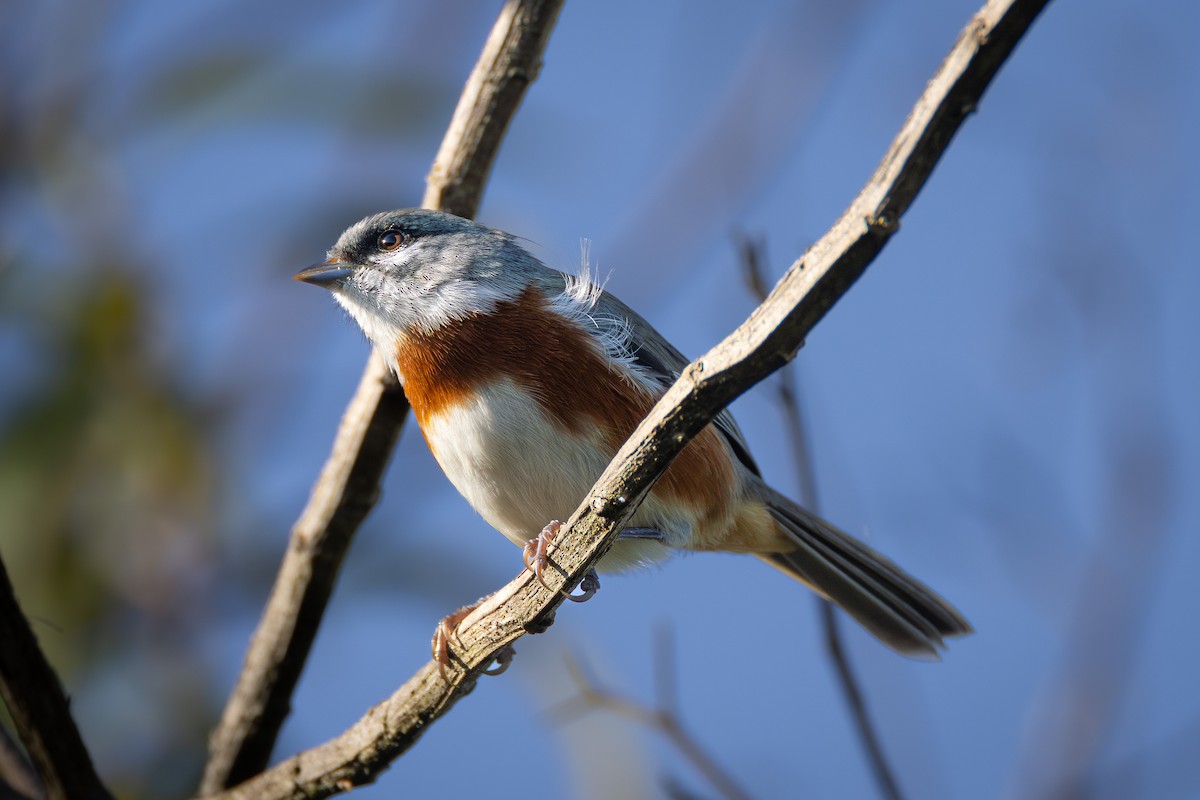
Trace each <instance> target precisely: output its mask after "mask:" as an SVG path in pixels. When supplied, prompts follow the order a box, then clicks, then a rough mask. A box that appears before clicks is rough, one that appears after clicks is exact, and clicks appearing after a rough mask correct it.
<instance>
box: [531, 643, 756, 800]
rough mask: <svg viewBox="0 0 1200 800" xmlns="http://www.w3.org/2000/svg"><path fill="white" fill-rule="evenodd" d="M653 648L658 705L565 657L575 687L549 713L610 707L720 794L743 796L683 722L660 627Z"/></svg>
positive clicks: (561, 718)
mask: <svg viewBox="0 0 1200 800" xmlns="http://www.w3.org/2000/svg"><path fill="white" fill-rule="evenodd" d="M657 639H658V641H657V642H656V644H657V647H656V649H655V655H656V658H655V664H654V667H655V675H656V678H657V681H656V682H657V684H658V685H657V689H658V705H657V706H656V707H653V708H652V707H650V706H647V705H643V704H641V703H638V702H637V701H635V700H631V699H630V698H628V697H625V696H624V695H621V694H619V693H617V692H614V691H612V690H611V689H606V688H604V687H602V686H601V685H600V683H599V681H597V680H596V679H595V677H594V676H592V675H591V674H590V673H589V672H588V670H587V669H585V668H584V665H583V662H582V661H581V660H580V659H579V658H576V657H568V659H567V670H568V671H569V672H570V673H571V677H572V678H573V679H574V680H575V684H576V686H577V687H578V689H579V694H578V696H577V697H574V698H572V699H571V700H568V701H567V702H566V703H563V704H562V705H560V706H559V707H558V708H555V709H553V710H551V712H550V715H551V717H552V718H554V720H555V721H556V722H559V723H563V722H568V721H570V720H572V719H574V718H576V717H579V716H582V715H583V714H585V713H587V712H589V711H597V710H601V711H611V712H613V713H614V714H620V715H621V716H623V717H628V718H629V719H632V720H633V721H635V722H637V723H640V724H642V725H645V726H646V727H648V728H651V729H653V730H656V731H658V732H659V733H661V734H662V735H663V736H664V737H665V738H666V739H667V741H669V742H670V743H671V744H672V745H673V746H674V747H675V749H676V750H678V751H679V752H680V754H682V755H683V757H684V758H686V759H687V760H688V762H690V763H691V765H692V766H693V767H694V768H695V769H696V771H697V772H699V773H700V774H701V775H703V776H704V778H705V780H707V781H708V782H709V783H710V784H711V785H712V787H713V788H714V789H715V790H716V791H717V792H718V793H720V795H721V796H722V797H725V798H729V800H746V798H748V797H749V796H750V795H748V794H747V793H746V792H745V791H744V790H743V789H742V788H741V787H740V786H738V784H737V782H736V781H734V780H733V778H732V777H730V775H729V774H728V773H727V772H726V771H725V770H724V769H723V768H722V767H721V765H720V764H718V763H717V760H716V759H715V758H713V756H712V754H711V753H709V752H708V751H706V750H705V749H704V747H703V746H702V745H701V744H700V742H698V741H697V740H696V738H695V737H694V736H692V734H691V733H690V732H689V731H688V729H687V727H686V726H685V725H684V724H683V719H682V717H681V716H680V714H679V703H678V701H677V699H676V679H675V665H674V658H673V655H674V654H673V649H672V647H671V641H670V637H669V635H668V634H667V633H666V632H665V631H662V632H660V634H659V636H658V637H657Z"/></svg>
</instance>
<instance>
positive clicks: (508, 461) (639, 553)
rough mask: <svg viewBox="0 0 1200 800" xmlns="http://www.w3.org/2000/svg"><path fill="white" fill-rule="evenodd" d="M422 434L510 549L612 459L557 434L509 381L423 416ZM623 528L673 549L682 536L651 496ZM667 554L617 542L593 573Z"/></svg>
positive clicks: (563, 512)
mask: <svg viewBox="0 0 1200 800" xmlns="http://www.w3.org/2000/svg"><path fill="white" fill-rule="evenodd" d="M423 432H424V434H425V439H426V441H427V442H429V446H430V449H432V450H433V455H434V457H435V458H436V459H437V461H438V463H439V464H440V465H441V467H442V469H443V470H444V471H445V473H446V476H447V477H448V478H449V479H450V482H451V483H453V484H454V486H455V488H457V489H458V491H459V492H461V493H462V495H463V497H465V498H466V499H467V502H469V503H470V504H471V505H472V507H474V508H475V510H476V511H478V512H479V513H480V514H481V515H482V516H483V518H484V519H485V520H487V521H488V523H489V524H490V525H492V526H493V527H495V528H496V529H497V530H499V531H500V532H501V533H503V534H504V535H505V536H507V537H508V538H509V539H511V540H512V541H513V542H514V543H516V544H518V545H523V544H524V543H525V542H527V541H529V540H530V539H532V538H533V537H534V536H536V535H537V534H538V532H539V531H541V530H542V528H543V527H544V526H545V525H546V523H548V522H550V521H551V520H555V519H557V520H562V521H564V522H565V521H566V520H567V518H568V517H570V515H571V514H572V513H573V512H574V511H575V509H576V508H577V507H578V506H579V504H580V503H581V502H582V501H583V498H584V496H585V495H586V494H587V491H588V490H589V489H591V488H592V485H593V484H594V483H595V482H596V479H597V478H599V477H600V474H601V473H602V472H603V471H604V468H605V467H606V466H607V465H608V462H609V460H610V459H611V456H612V454H611V453H609V451H608V450H607V449H606V448H603V447H597V446H596V445H595V444H593V443H592V442H591V441H589V440H588V439H585V438H580V437H577V436H574V435H571V434H568V433H564V432H563V431H562V430H561V429H560V428H558V427H557V426H556V425H555V424H554V423H553V422H551V421H550V420H549V419H548V418H547V417H546V416H545V415H544V414H543V413H542V410H541V408H540V407H539V406H538V405H537V403H536V402H530V401H529V400H528V395H526V394H524V393H523V392H521V391H520V390H518V389H517V388H516V387H515V386H514V385H513V384H512V383H511V382H509V381H501V382H497V383H494V384H491V385H489V386H487V387H486V388H484V389H483V390H481V391H479V392H477V393H476V395H475V396H474V398H473V399H472V400H470V401H468V402H466V403H462V404H460V405H456V406H452V407H450V408H448V409H446V410H445V411H443V412H441V413H439V414H438V415H436V416H434V417H431V418H430V419H428V420H427V421H426V424H425V426H424V428H423ZM672 512H674V513H672ZM630 524H631V526H633V527H652V528H655V529H659V530H664V533H665V534H666V535H667V536H668V537H669V538H670V540H671V541H670V542H669V544H670V545H671V546H674V547H680V546H683V545H684V544H685V543H686V540H687V539H688V538H689V536H690V528H691V525H690V521H688V520H685V519H681V518H680V515H679V513H678V511H677V510H671V509H667V508H665V507H664V506H663V504H662V503H660V502H659V501H658V500H656V499H655V498H654V496H653V495H652V496H651V497H649V498H647V500H646V502H645V503H643V504H642V507H641V508H640V509H639V510H638V513H637V514H636V515H634V518H633V520H632V522H631V523H630ZM670 552H671V548H670V547H668V546H666V545H664V544H661V543H659V542H655V541H647V540H644V539H639V540H623V541H619V542H618V543H617V544H616V545H615V546H614V547H613V549H612V550H610V551H609V553H608V555H606V556H605V557H604V559H603V560H602V561H601V564H600V568H601V569H603V570H606V571H611V570H621V569H625V568H628V567H631V566H636V565H639V564H647V563H651V562H654V561H658V560H661V559H663V558H665V557H666V556H668V555H669V554H670Z"/></svg>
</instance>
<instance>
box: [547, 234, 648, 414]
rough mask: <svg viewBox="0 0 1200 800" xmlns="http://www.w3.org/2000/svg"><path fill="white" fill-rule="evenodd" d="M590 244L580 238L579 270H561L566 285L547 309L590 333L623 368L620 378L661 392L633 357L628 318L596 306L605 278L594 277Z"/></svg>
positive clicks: (631, 335) (630, 328) (601, 293)
mask: <svg viewBox="0 0 1200 800" xmlns="http://www.w3.org/2000/svg"><path fill="white" fill-rule="evenodd" d="M591 245H592V243H591V241H590V240H588V239H581V240H580V241H579V256H580V258H579V272H577V273H576V274H574V275H571V274H570V273H564V275H563V278H564V279H565V282H566V283H565V286H564V288H563V291H562V293H561V294H559V295H557V296H555V297H553V298H551V300H550V308H551V310H553V311H554V312H556V313H558V314H561V315H562V316H564V317H566V318H567V319H569V320H571V321H572V322H575V323H577V324H579V325H581V326H582V327H583V328H584V329H585V330H586V331H587V332H588V333H590V334H591V335H592V338H594V339H595V340H596V343H597V344H599V345H600V347H601V349H602V350H603V351H604V353H605V354H606V355H607V356H608V357H609V358H610V359H612V360H613V361H615V362H617V363H618V364H620V365H621V366H623V367H624V368H625V369H624V370H621V375H622V377H625V378H626V379H627V380H630V381H633V382H635V383H638V384H641V385H642V386H644V387H646V388H648V389H650V390H651V391H652V392H654V393H658V392H660V391H662V388H663V387H662V383H661V382H660V381H659V380H657V379H656V377H655V376H654V375H653V374H651V373H650V371H649V370H647V369H646V368H645V367H643V366H642V365H641V364H639V363H638V362H637V359H636V358H635V357H634V351H633V340H634V331H633V326H632V325H631V324H630V321H629V320H628V319H625V318H623V317H618V316H614V315H612V314H605V313H602V312H600V311H598V310H597V308H596V307H597V304H599V302H600V298H601V297H602V296H603V295H604V286H605V284H606V283H608V277H607V276H606V277H605V279H604V281H603V282H598V281H597V280H596V279H595V278H594V277H593V276H594V270H593V268H592V263H591Z"/></svg>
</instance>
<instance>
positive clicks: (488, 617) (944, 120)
mask: <svg viewBox="0 0 1200 800" xmlns="http://www.w3.org/2000/svg"><path fill="white" fill-rule="evenodd" d="M1046 2H1047V0H993V2H989V3H988V4H987V5H986V6H985V7H984V8H983V10H982V11H980V12H979V13H978V14H977V15H976V16H975V18H974V19H973V20H972V21H971V24H970V25H968V26H967V28H966V29H965V30H964V31H963V32H962V34H961V35H960V36H959V38H958V41H957V42H956V43H955V45H954V48H953V49H952V50H951V52H950V54H949V55H948V56H947V58H946V60H945V61H944V62H943V63H942V65H941V67H940V68H939V69H938V71H937V73H936V74H935V75H934V77H933V79H932V80H931V81H930V82H929V84H928V86H927V87H926V89H925V91H924V93H923V94H922V95H921V97H920V99H919V100H918V101H917V104H916V106H915V107H914V109H913V111H912V113H911V114H910V115H909V117H908V119H907V120H906V121H905V123H904V125H903V127H902V128H901V130H900V133H899V135H898V136H897V137H896V139H895V140H894V141H893V143H892V145H891V147H890V148H889V149H888V152H887V153H886V154H885V156H884V158H883V160H882V162H881V163H880V165H879V167H878V168H877V169H876V170H875V173H874V175H872V177H871V179H870V181H869V182H868V183H867V185H866V187H865V188H864V189H863V190H862V192H861V193H860V194H859V195H858V197H857V198H855V200H854V202H853V203H852V204H851V205H850V207H849V208H848V209H847V210H846V211H845V212H844V213H843V214H842V216H841V218H840V219H839V220H838V221H837V222H836V223H835V224H834V226H833V227H832V228H831V229H830V231H829V232H828V233H827V234H826V235H825V236H824V237H822V238H821V239H820V240H819V241H818V242H817V243H816V244H814V245H813V246H812V247H811V248H809V250H808V252H807V253H805V255H804V256H803V257H802V258H801V259H800V260H799V261H797V262H796V263H795V264H793V265H792V267H791V269H790V270H789V271H788V273H787V274H786V275H785V276H784V277H783V279H782V280H781V281H780V282H779V284H778V285H777V286H776V287H775V289H774V290H773V291H772V292H771V294H770V296H769V297H768V298H767V300H766V301H765V302H764V303H763V304H762V305H761V306H759V307H758V308H757V309H756V310H755V311H754V313H753V314H751V316H750V318H749V319H748V320H747V321H746V322H745V323H743V324H742V325H741V326H740V327H739V328H738V329H737V330H735V331H734V332H733V333H732V334H730V335H729V336H728V337H727V338H726V339H725V341H723V342H722V343H721V344H720V345H718V346H717V347H716V348H714V349H713V350H711V351H710V352H709V353H708V354H706V355H705V356H703V357H702V358H701V359H699V360H698V361H695V362H693V363H692V364H691V365H689V366H688V367H687V369H685V370H684V372H683V375H682V376H681V377H680V379H679V380H678V381H677V382H676V383H675V385H674V386H672V387H671V388H670V389H669V390H668V391H667V393H666V395H665V396H664V397H663V398H662V400H661V401H659V403H658V404H657V405H656V406H655V407H654V409H653V410H652V411H651V413H650V415H649V416H648V417H647V418H646V419H645V420H644V421H643V422H642V423H641V425H639V426H638V429H637V430H636V431H635V432H634V434H633V435H632V437H631V438H630V439H629V441H628V442H626V443H625V445H624V446H623V447H622V448H621V450H620V452H619V453H618V454H617V456H616V458H615V459H614V460H613V462H612V463H611V464H610V465H609V467H608V468H607V469H606V470H605V472H604V475H603V476H602V477H601V478H600V480H599V481H598V482H597V483H596V485H595V486H594V487H593V488H592V491H591V492H590V493H589V495H588V497H587V499H586V500H585V501H584V503H583V505H581V506H580V507H579V509H577V510H576V512H575V514H574V515H573V516H572V517H571V520H570V521H569V523H568V524H567V526H566V529H565V530H566V531H567V532H566V533H564V534H563V535H560V536H559V537H558V540H557V541H558V543H559V544H558V546H557V547H556V548H554V550H553V551H552V554H553V556H554V566H555V567H556V569H554V570H551V571H549V573H548V574H547V575H546V576H545V578H546V583H547V584H548V585H549V589H546V588H544V587H543V586H542V585H541V584H540V583H539V582H538V581H537V580H535V579H534V578H533V577H532V576H531V575H530V574H529V573H528V572H523V573H522V574H521V575H519V576H518V577H517V578H516V579H515V580H513V581H512V582H511V583H509V584H508V585H507V586H505V587H503V588H502V589H501V590H500V591H499V592H497V593H496V594H494V595H492V596H491V597H489V598H488V599H487V600H486V601H484V602H483V603H481V604H480V606H479V607H478V608H477V609H476V610H475V611H474V612H472V613H471V614H470V615H468V616H467V617H466V618H465V619H464V620H463V622H462V623H461V625H460V626H459V629H458V632H457V636H456V637H455V641H454V657H455V658H456V660H458V662H459V663H458V665H456V668H455V669H453V670H452V671H451V674H450V681H449V683H447V682H443V681H442V680H440V679H439V674H438V667H437V665H436V664H435V663H433V662H430V663H428V664H426V665H425V666H424V667H422V668H421V670H419V671H418V672H417V674H416V675H415V676H413V677H412V678H411V679H410V680H409V681H408V682H407V683H406V684H405V685H404V686H402V687H401V688H400V689H399V690H398V691H397V692H396V693H395V694H393V695H392V696H391V697H389V698H388V699H387V700H385V701H384V702H382V703H380V704H379V705H377V706H375V707H374V708H373V709H371V710H370V711H368V712H367V714H366V715H365V716H364V717H363V718H362V719H360V720H359V721H358V722H357V723H355V724H354V726H352V727H351V728H350V729H349V730H348V731H346V732H345V733H344V734H342V735H341V736H339V737H337V738H336V739H333V740H331V741H329V742H326V743H325V744H323V745H320V746H318V747H315V748H313V749H311V750H308V751H305V752H303V753H300V754H298V755H296V756H294V757H292V758H290V759H288V760H286V761H284V762H283V763H281V764H279V765H277V766H276V767H274V768H272V769H270V770H268V771H267V772H264V773H262V774H261V775H258V776H256V777H254V778H253V779H251V780H249V781H247V782H246V783H244V784H242V785H240V786H237V787H235V788H234V789H232V790H230V791H228V792H225V793H222V794H221V795H219V796H220V797H221V798H264V799H265V798H301V797H304V798H320V797H327V796H329V795H331V794H334V793H336V792H338V791H345V790H347V789H349V788H351V787H352V786H354V785H356V784H358V783H361V782H366V781H370V780H373V779H374V777H375V776H376V775H377V774H378V773H379V772H380V771H381V770H382V769H384V768H385V767H386V766H387V764H388V763H390V762H391V760H393V759H395V758H396V757H397V756H399V755H400V754H401V753H402V752H404V751H405V750H406V749H407V748H408V747H410V746H411V745H412V744H413V742H415V741H416V740H417V739H418V738H419V736H420V735H421V734H422V733H423V732H424V731H425V730H426V729H427V728H428V726H429V725H430V724H431V723H432V722H433V721H434V720H436V719H437V718H438V717H440V716H441V715H442V714H444V713H445V712H446V711H447V710H448V709H449V708H450V707H451V706H453V704H454V703H455V702H457V700H458V699H459V698H461V697H462V696H463V695H464V694H466V693H467V692H468V691H469V690H470V688H471V686H472V685H473V681H474V678H475V676H476V675H477V674H478V672H479V671H480V670H481V669H482V668H484V667H486V666H487V665H488V664H490V663H491V662H492V661H493V660H494V659H495V657H496V655H497V654H498V653H499V652H500V651H501V650H502V649H504V648H505V647H507V646H509V645H510V644H511V643H512V642H514V641H516V640H517V639H518V638H520V637H521V636H522V635H524V633H525V632H526V631H527V630H537V629H539V628H541V627H544V626H545V624H546V623H547V621H548V620H549V619H550V617H551V615H552V614H553V613H554V610H555V609H556V608H557V607H558V605H559V604H560V603H562V602H563V597H562V594H561V590H562V589H563V588H565V587H567V586H573V585H575V584H577V583H578V582H579V580H580V579H581V578H582V577H583V575H584V573H585V572H586V571H587V570H588V569H589V568H590V566H591V565H592V564H594V563H595V562H596V561H598V560H599V559H600V557H601V556H603V554H604V553H605V552H606V551H607V549H608V547H609V546H611V544H612V542H613V540H615V539H616V535H617V533H618V532H619V531H620V529H621V528H622V527H623V525H624V523H625V521H626V520H627V519H628V518H629V517H630V516H632V514H633V513H634V511H635V510H636V508H637V506H638V504H639V503H640V502H641V500H642V499H643V498H644V496H645V494H646V493H647V492H648V491H649V489H650V487H651V486H652V485H653V482H654V480H655V479H656V478H657V477H658V476H659V475H661V474H662V473H663V472H664V471H665V470H666V468H667V466H668V464H669V463H670V461H671V459H672V458H673V457H674V456H675V455H676V454H677V453H678V452H679V451H680V450H682V449H683V447H684V445H685V444H686V443H687V441H688V440H689V439H690V437H692V436H694V435H695V434H696V433H698V432H699V431H700V430H701V429H702V428H703V427H704V426H705V425H707V424H708V423H709V421H711V420H712V418H713V417H714V416H716V414H717V413H719V412H720V410H721V409H722V408H724V407H725V406H726V405H727V404H728V403H729V402H730V401H732V400H733V399H734V398H735V397H737V396H738V395H739V394H741V393H742V392H744V391H745V390H746V389H748V388H750V387H751V386H753V385H754V384H755V383H757V382H758V381H760V380H762V379H763V378H764V377H766V376H767V375H769V374H770V373H771V372H773V371H774V370H776V369H778V368H779V367H780V366H782V365H783V364H785V363H787V362H788V361H789V360H790V359H791V358H792V357H793V355H794V354H795V352H796V350H797V349H798V348H799V347H800V346H801V344H802V343H803V341H804V337H805V335H807V333H808V332H809V331H810V330H811V329H812V327H813V326H814V325H815V324H816V323H817V322H818V321H819V320H820V319H821V317H823V316H824V315H825V313H826V312H827V311H828V310H829V309H830V307H832V305H833V303H834V302H835V301H836V300H837V299H838V298H839V297H841V295H842V294H843V293H844V292H845V291H846V290H847V289H848V288H849V287H850V286H851V284H853V283H854V281H855V280H856V279H857V278H858V277H859V276H860V275H861V274H862V273H863V271H864V270H865V269H866V268H867V265H868V264H870V262H871V260H872V259H874V257H875V256H876V255H877V254H878V253H879V251H880V250H881V249H882V248H883V246H884V244H886V242H887V240H888V239H889V238H890V237H891V235H892V234H893V233H895V231H896V230H897V228H898V222H899V219H900V216H901V215H902V214H903V213H904V211H905V210H906V209H907V208H908V207H909V205H910V204H911V203H912V201H913V199H914V198H915V197H916V194H917V192H918V191H919V190H920V188H921V187H922V186H923V185H924V184H925V181H926V180H927V179H928V178H929V174H930V172H931V171H932V170H933V167H934V166H935V165H936V163H937V161H938V159H939V158H940V157H941V155H942V153H943V152H944V151H945V150H946V147H947V146H948V145H949V142H950V140H951V138H952V137H953V135H954V133H955V132H956V131H957V130H958V128H959V126H960V125H961V124H962V122H963V120H964V119H965V117H966V115H967V114H968V113H970V112H971V111H972V110H973V109H974V108H975V105H976V103H977V102H978V100H979V98H980V97H981V96H982V94H983V92H984V90H985V89H986V88H987V86H988V84H989V83H990V82H991V80H992V78H993V77H994V76H995V74H996V71H997V70H998V69H999V68H1000V65H1001V64H1002V63H1003V62H1004V60H1005V59H1006V58H1007V57H1008V56H1009V54H1010V53H1011V52H1012V50H1013V48H1014V47H1015V46H1016V44H1017V42H1018V41H1019V40H1020V38H1021V36H1022V35H1023V34H1024V33H1025V31H1026V30H1027V29H1028V28H1029V26H1030V24H1032V22H1033V20H1034V18H1035V17H1036V16H1037V14H1038V13H1039V12H1040V11H1041V10H1042V8H1043V7H1044V6H1045V5H1046Z"/></svg>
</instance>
